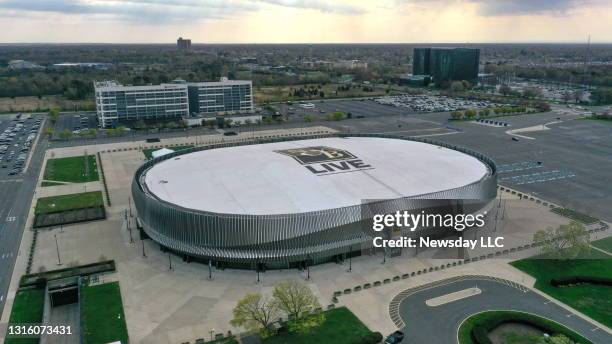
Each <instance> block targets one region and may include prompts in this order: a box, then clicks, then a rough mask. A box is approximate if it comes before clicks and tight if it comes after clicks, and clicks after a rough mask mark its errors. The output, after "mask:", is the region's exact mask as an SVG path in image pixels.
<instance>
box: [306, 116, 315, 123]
mask: <svg viewBox="0 0 612 344" xmlns="http://www.w3.org/2000/svg"><path fill="white" fill-rule="evenodd" d="M313 120H314V116H313V115H304V121H305V122H312V121H313Z"/></svg>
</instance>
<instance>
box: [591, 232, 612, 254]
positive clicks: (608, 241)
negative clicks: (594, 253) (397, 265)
mask: <svg viewBox="0 0 612 344" xmlns="http://www.w3.org/2000/svg"><path fill="white" fill-rule="evenodd" d="M591 245H593V246H595V247H597V248H600V249H602V250H604V251H607V252H609V253H611V254H612V237H608V238H605V239H600V240H596V241H593V242H592V243H591ZM610 259H612V256H610Z"/></svg>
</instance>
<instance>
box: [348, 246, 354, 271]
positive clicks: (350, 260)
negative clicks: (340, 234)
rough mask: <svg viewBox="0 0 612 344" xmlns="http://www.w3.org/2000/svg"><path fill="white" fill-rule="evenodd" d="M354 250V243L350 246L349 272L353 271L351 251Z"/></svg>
mask: <svg viewBox="0 0 612 344" xmlns="http://www.w3.org/2000/svg"><path fill="white" fill-rule="evenodd" d="M352 251H353V245H351V246H350V248H349V268H348V272H351V271H353V259H352V258H353V255H352V254H351V252H352Z"/></svg>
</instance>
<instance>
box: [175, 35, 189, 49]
mask: <svg viewBox="0 0 612 344" xmlns="http://www.w3.org/2000/svg"><path fill="white" fill-rule="evenodd" d="M176 47H177V48H178V49H179V50H189V49H191V40H190V39H187V38H185V39H183V37H179V38H178V39H177V40H176Z"/></svg>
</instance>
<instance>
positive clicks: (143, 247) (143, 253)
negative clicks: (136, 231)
mask: <svg viewBox="0 0 612 344" xmlns="http://www.w3.org/2000/svg"><path fill="white" fill-rule="evenodd" d="M140 242H142V256H143V257H144V258H147V254H146V253H145V245H144V239H140Z"/></svg>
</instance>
